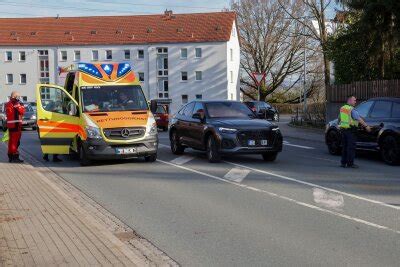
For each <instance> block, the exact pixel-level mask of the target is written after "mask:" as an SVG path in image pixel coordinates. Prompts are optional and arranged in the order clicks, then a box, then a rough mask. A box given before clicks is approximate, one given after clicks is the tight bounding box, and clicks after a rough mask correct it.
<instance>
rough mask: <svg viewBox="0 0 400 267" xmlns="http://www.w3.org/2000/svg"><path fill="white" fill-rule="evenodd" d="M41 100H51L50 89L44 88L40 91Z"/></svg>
mask: <svg viewBox="0 0 400 267" xmlns="http://www.w3.org/2000/svg"><path fill="white" fill-rule="evenodd" d="M40 98H41V99H42V100H49V99H50V88H46V87H45V88H42V90H41V91H40Z"/></svg>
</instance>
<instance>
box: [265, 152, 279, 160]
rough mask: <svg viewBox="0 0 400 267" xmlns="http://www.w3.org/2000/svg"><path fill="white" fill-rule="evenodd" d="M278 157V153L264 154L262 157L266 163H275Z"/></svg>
mask: <svg viewBox="0 0 400 267" xmlns="http://www.w3.org/2000/svg"><path fill="white" fill-rule="evenodd" d="M277 156H278V152H266V153H262V157H263V159H264V160H265V161H275V160H276V157H277Z"/></svg>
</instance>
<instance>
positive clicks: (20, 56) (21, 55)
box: [19, 51, 26, 61]
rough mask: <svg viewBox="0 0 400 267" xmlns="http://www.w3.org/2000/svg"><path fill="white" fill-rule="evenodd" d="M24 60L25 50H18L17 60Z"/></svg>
mask: <svg viewBox="0 0 400 267" xmlns="http://www.w3.org/2000/svg"><path fill="white" fill-rule="evenodd" d="M25 60H26V54H25V51H19V61H25Z"/></svg>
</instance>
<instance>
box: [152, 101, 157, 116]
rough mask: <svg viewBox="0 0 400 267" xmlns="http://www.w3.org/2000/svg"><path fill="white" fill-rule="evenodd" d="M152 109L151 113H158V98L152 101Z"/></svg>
mask: <svg viewBox="0 0 400 267" xmlns="http://www.w3.org/2000/svg"><path fill="white" fill-rule="evenodd" d="M150 111H151V113H156V111H157V101H156V100H151V101H150Z"/></svg>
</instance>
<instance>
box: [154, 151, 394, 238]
mask: <svg viewBox="0 0 400 267" xmlns="http://www.w3.org/2000/svg"><path fill="white" fill-rule="evenodd" d="M157 161H158V162H161V163H164V164H167V165H170V166H174V167H177V168H180V169H182V170H186V171H189V172H193V173H197V174H200V175H203V176H206V177H209V178H212V179H215V180H218V181H221V182H225V183H228V184H231V185H236V186H239V187H242V188H245V189H248V190H251V191H255V192H260V193H264V194H267V195H269V196H271V197H276V198H279V199H283V200H286V201H289V202H292V203H295V204H297V205H300V206H303V207H307V208H310V209H313V210H318V211H320V212H324V213H327V214H331V215H334V216H337V217H340V218H343V219H347V220H349V221H353V222H357V223H360V224H364V225H368V226H371V227H375V228H378V229H382V230H387V231H390V232H393V233H396V234H400V231H397V230H394V229H392V228H389V227H387V226H383V225H379V224H376V223H373V222H369V221H366V220H363V219H360V218H357V217H352V216H349V215H346V214H343V213H340V212H337V211H332V210H327V209H324V208H321V207H318V206H315V205H311V204H308V203H305V202H301V201H297V200H295V199H292V198H289V197H285V196H282V195H278V194H275V193H272V192H269V191H266V190H263V189H259V188H255V187H252V186H248V185H245V184H239V183H236V182H233V181H230V180H227V179H224V178H221V177H218V176H215V175H212V174H208V173H205V172H201V171H197V170H194V169H191V168H188V167H184V166H181V165H176V164H173V163H171V162H168V161H163V160H160V159H157Z"/></svg>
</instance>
